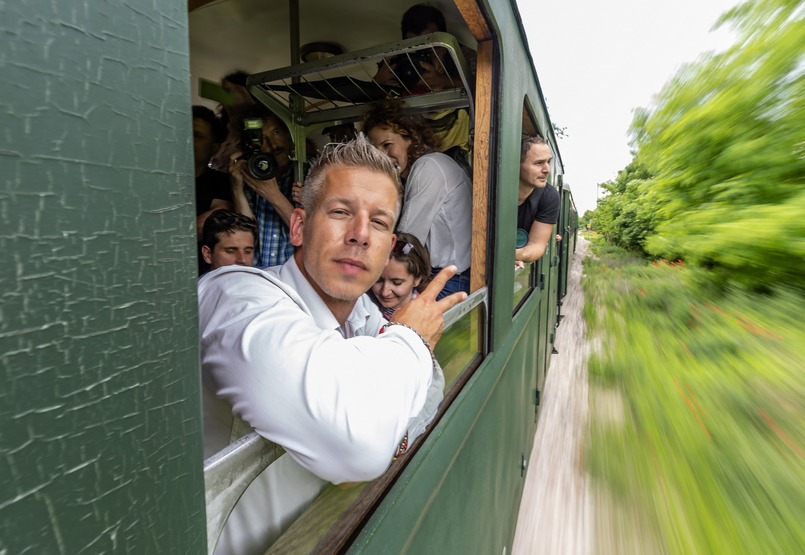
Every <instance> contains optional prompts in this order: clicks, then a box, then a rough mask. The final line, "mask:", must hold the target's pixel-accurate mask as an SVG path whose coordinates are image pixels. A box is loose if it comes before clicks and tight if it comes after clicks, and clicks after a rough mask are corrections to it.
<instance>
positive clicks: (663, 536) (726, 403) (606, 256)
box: [583, 239, 805, 555]
mask: <svg viewBox="0 0 805 555" xmlns="http://www.w3.org/2000/svg"><path fill="white" fill-rule="evenodd" d="M591 252H592V253H593V254H594V255H595V257H598V259H595V258H594V257H589V258H587V259H585V261H584V265H585V277H584V278H583V285H584V290H585V297H586V304H585V317H586V318H587V322H588V326H589V333H590V336H591V338H592V340H593V342H594V343H593V344H594V345H598V346H597V347H594V349H593V350H594V353H593V354H592V355H591V359H590V361H589V369H590V384H591V386H592V390H591V391H598V392H601V393H602V397H606V398H608V399H612V398H615V399H619V401H618V402H617V405H618V407H617V412H618V414H617V416H616V417H608V418H607V417H604V416H602V414H601V413H599V411H597V410H593V411H592V412H591V425H590V436H591V437H590V440H589V441H588V442H587V451H586V457H585V460H586V462H587V467H588V470H589V471H590V472H591V474H592V475H593V476H594V477H596V478H599V479H600V480H601V481H602V482H603V483H604V484H606V485H607V486H608V489H609V490H610V491H611V492H612V493H613V495H614V500H615V502H616V503H617V504H618V505H620V506H623V507H630V508H631V509H633V510H635V511H636V514H639V515H641V520H643V522H642V523H641V525H643V526H648V527H650V528H651V534H652V535H653V536H654V537H655V538H656V540H657V543H658V544H659V546H661V547H660V550H661V551H662V552H668V553H671V554H687V553H717V554H726V553H729V554H744V553H745V554H752V555H755V554H758V553H780V554H794V553H805V524H803V523H805V428H804V427H803V423H804V422H805V379H803V378H805V326H803V320H805V300H803V299H802V298H801V297H800V296H798V295H797V294H795V293H793V292H788V291H777V292H776V293H775V294H774V295H772V296H761V295H758V294H754V293H752V292H749V291H742V290H727V291H724V290H719V289H717V288H716V287H715V286H713V285H711V284H710V282H708V279H707V275H706V272H704V271H703V270H692V269H687V268H685V266H684V265H683V264H678V263H671V262H664V261H663V262H660V261H658V262H656V263H653V262H648V261H645V260H643V259H641V258H639V257H635V256H632V255H630V254H629V253H627V252H625V251H623V250H621V249H618V248H616V247H612V246H610V245H607V244H605V243H603V242H602V241H601V240H596V239H594V244H593V245H592V246H591ZM592 397H593V405H594V408H595V395H593V396H592ZM621 411H622V413H621ZM630 512H631V511H630Z"/></svg>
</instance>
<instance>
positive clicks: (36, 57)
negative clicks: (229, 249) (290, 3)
mask: <svg viewBox="0 0 805 555" xmlns="http://www.w3.org/2000/svg"><path fill="white" fill-rule="evenodd" d="M186 26H187V3H186V2H185V1H184V0H160V1H159V2H152V1H144V0H131V1H127V2H124V1H116V0H109V1H100V0H87V1H82V2H79V1H77V0H59V1H53V2H45V1H40V0H15V1H8V2H0V35H1V36H2V40H0V71H2V79H1V80H0V122H1V123H0V253H2V256H3V260H2V263H0V371H1V372H2V378H1V379H2V381H1V382H0V383H1V384H2V385H0V421H1V422H2V428H0V484H1V485H0V553H8V554H12V553H23V552H24V553H57V554H58V553H61V554H71V555H74V554H79V553H112V552H117V553H202V552H204V550H205V545H206V544H205V526H204V494H203V476H202V469H201V464H202V450H201V433H200V424H201V418H200V395H199V380H198V353H197V349H198V324H197V308H196V294H195V250H194V233H195V230H194V221H195V212H194V209H193V179H192V175H191V173H192V152H191V146H190V138H191V129H190V116H189V108H190V106H189V100H188V99H189V98H190V88H189V69H188V68H189V63H188V45H187V29H186Z"/></svg>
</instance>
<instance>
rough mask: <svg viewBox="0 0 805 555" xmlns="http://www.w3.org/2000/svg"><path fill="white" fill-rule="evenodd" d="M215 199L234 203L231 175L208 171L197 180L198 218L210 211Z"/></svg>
mask: <svg viewBox="0 0 805 555" xmlns="http://www.w3.org/2000/svg"><path fill="white" fill-rule="evenodd" d="M213 199H221V200H225V201H227V202H232V190H231V189H230V188H229V175H228V174H225V173H221V172H217V171H215V170H210V169H208V170H207V171H205V172H204V173H202V174H201V175H200V176H198V177H197V178H196V216H200V215H201V214H203V213H204V212H206V211H208V210H209V209H210V205H211V204H212V201H213Z"/></svg>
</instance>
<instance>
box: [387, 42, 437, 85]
mask: <svg viewBox="0 0 805 555" xmlns="http://www.w3.org/2000/svg"><path fill="white" fill-rule="evenodd" d="M422 62H427V63H429V62H430V56H429V55H428V53H427V52H423V51H418V52H409V53H407V54H398V55H397V56H395V57H394V63H395V64H396V65H395V66H394V73H395V75H397V80H398V81H399V82H400V84H401V85H403V86H404V87H405V88H406V89H410V88H411V87H413V86H414V85H416V84H417V83H419V81H420V78H421V75H422V73H424V70H423V69H422Z"/></svg>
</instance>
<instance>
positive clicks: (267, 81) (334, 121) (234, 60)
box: [190, 0, 494, 553]
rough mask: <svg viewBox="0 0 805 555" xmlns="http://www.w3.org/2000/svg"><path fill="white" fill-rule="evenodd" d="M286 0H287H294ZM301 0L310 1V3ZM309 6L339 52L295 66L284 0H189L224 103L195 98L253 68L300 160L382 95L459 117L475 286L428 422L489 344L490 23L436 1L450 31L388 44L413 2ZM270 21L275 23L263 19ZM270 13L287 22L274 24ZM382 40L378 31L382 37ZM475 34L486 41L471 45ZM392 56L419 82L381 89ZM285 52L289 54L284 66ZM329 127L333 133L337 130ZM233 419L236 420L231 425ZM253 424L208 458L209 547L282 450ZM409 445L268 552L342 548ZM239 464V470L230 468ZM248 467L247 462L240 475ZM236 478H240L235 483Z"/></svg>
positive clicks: (306, 22) (309, 18)
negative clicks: (440, 71)
mask: <svg viewBox="0 0 805 555" xmlns="http://www.w3.org/2000/svg"><path fill="white" fill-rule="evenodd" d="M293 3H294V2H293V0H292V2H291V3H290V5H291V6H292V5H293ZM308 3H311V4H315V6H308ZM308 3H306V4H305V10H304V11H302V12H301V14H300V16H301V17H300V19H301V21H300V30H301V34H302V38H303V39H304V40H305V41H307V40H308V39H311V40H312V39H318V40H322V41H328V42H339V43H340V44H341V45H342V46H343V49H344V50H345V51H346V53H345V54H341V55H336V56H333V57H328V58H325V59H321V60H317V61H313V62H305V63H294V60H291V59H290V52H292V51H293V50H294V49H293V47H290V48H289V47H288V44H289V43H290V38H291V36H292V35H293V29H291V30H290V31H289V29H288V27H289V26H287V23H288V22H289V21H290V20H291V19H292V17H291V16H290V14H289V11H291V9H292V8H291V9H289V8H288V4H284V3H282V2H280V3H272V4H271V5H265V4H260V8H259V10H257V11H255V6H256V5H257V4H255V3H254V2H249V1H247V0H228V1H226V2H221V3H213V4H209V3H205V2H203V0H196V5H199V4H201V6H200V9H198V10H197V11H196V12H193V13H191V14H190V15H191V17H190V42H191V44H190V46H191V50H190V66H191V78H192V88H193V104H202V105H207V106H209V107H210V108H212V109H217V110H220V109H221V108H220V106H219V105H218V103H217V102H213V101H211V100H209V99H207V98H202V97H201V96H199V92H200V90H199V87H198V83H199V79H200V78H205V79H208V80H210V81H217V80H218V79H220V76H221V75H226V74H227V73H228V72H231V71H232V70H233V69H243V70H245V72H246V73H248V75H249V77H248V82H247V84H246V88H247V89H248V91H249V92H250V93H251V95H252V96H253V98H254V99H256V101H258V102H260V103H261V104H262V105H264V106H266V107H267V108H268V109H270V110H271V111H272V112H274V113H275V114H276V115H277V116H278V117H279V118H280V119H281V120H282V121H283V122H284V123H285V125H286V126H287V128H288V132H289V134H290V135H291V138H292V141H293V145H294V150H295V153H294V156H293V158H295V159H296V160H297V161H301V160H304V159H305V158H306V157H308V156H310V155H313V154H315V153H316V152H317V151H320V150H321V149H323V148H324V147H325V145H326V143H328V142H331V141H333V140H335V141H336V142H338V141H340V140H342V138H341V137H339V135H337V133H338V132H339V129H333V128H334V127H336V128H344V127H350V126H351V127H352V128H353V129H354V130H355V132H359V131H360V120H361V118H362V116H363V113H364V112H365V110H366V108H367V106H368V104H369V103H371V102H373V101H376V100H379V99H381V98H386V97H391V98H398V99H401V100H404V101H405V103H406V105H407V106H408V108H409V109H410V110H412V111H416V112H418V113H421V114H427V115H428V116H432V115H434V114H436V115H437V116H439V117H431V120H432V122H433V125H435V126H438V125H439V124H440V123H441V124H444V122H445V121H447V120H444V121H440V118H445V117H446V118H450V117H458V118H462V117H463V118H465V121H464V122H463V127H461V129H462V131H461V132H459V134H458V135H456V134H455V133H454V134H453V135H452V136H449V137H448V140H449V141H451V142H452V146H456V147H458V148H456V149H454V150H453V152H451V153H448V155H450V156H451V157H452V158H454V159H455V160H457V161H460V160H461V159H463V161H464V162H465V164H464V169H465V171H466V172H467V173H468V174H469V175H470V176H471V177H472V179H471V182H472V195H473V215H472V216H473V223H472V235H473V238H472V246H471V249H472V254H471V258H472V262H471V278H470V280H471V285H470V289H471V293H472V294H471V296H470V298H469V299H468V300H467V301H465V302H464V303H462V304H461V305H458V306H457V307H456V308H455V309H453V311H452V313H449V314H448V315H446V319H447V320H448V321H447V322H446V324H447V325H446V329H445V333H444V335H443V336H442V338H441V340H440V341H439V343H438V344H437V345H436V349H435V356H436V357H437V359H438V360H439V362H440V363H441V365H442V368H443V371H444V375H445V392H444V395H445V398H444V401H443V403H442V406H441V407H440V409H439V413H438V415H437V417H436V419H435V420H434V422H433V424H431V426H430V427H429V430H430V429H432V428H433V427H434V426H435V425H436V424H437V423H438V420H439V419H440V418H441V415H442V414H444V412H445V411H446V410H447V409H448V408H449V406H450V403H451V402H452V401H453V400H454V399H455V397H456V396H457V395H458V393H459V392H460V390H461V388H462V387H463V385H464V384H465V383H466V382H467V380H468V379H469V378H470V377H471V376H472V373H473V371H474V370H475V369H476V368H477V367H478V366H479V365H480V364H481V362H482V360H483V357H484V356H485V354H486V352H487V351H488V346H487V337H488V331H487V326H486V323H487V319H488V311H489V307H488V298H487V291H486V287H485V286H486V283H487V274H486V263H487V260H488V259H489V257H490V255H489V253H488V252H487V232H486V230H487V225H488V224H487V220H488V202H489V201H488V199H489V187H490V175H491V173H490V169H489V168H490V164H489V138H490V135H491V132H492V131H491V124H490V121H491V119H490V113H491V109H492V96H493V93H494V91H493V87H492V78H491V77H492V75H493V50H494V49H493V45H492V41H491V40H490V38H489V36H488V30H487V31H484V32H485V33H486V34H487V35H486V36H485V35H484V34H483V33H481V32H480V31H478V29H480V28H481V27H483V26H484V25H485V24H481V23H479V21H478V18H477V13H476V17H475V20H473V21H471V22H470V24H468V23H466V22H465V20H464V18H463V16H464V14H465V13H466V11H467V10H468V9H470V10H476V11H477V10H478V9H479V8H478V7H477V6H474V4H473V5H470V3H468V2H461V3H460V4H462V6H459V7H457V6H456V5H455V4H452V3H450V2H439V3H438V4H439V5H438V7H439V9H442V10H443V11H444V12H445V15H446V17H447V20H448V23H447V26H448V31H449V32H450V33H451V34H447V33H434V34H430V35H427V36H419V37H412V38H409V39H406V40H400V41H396V42H387V41H388V40H389V38H392V37H395V36H396V35H397V34H398V33H399V21H398V19H399V16H400V14H402V12H403V11H405V9H406V8H407V7H409V6H410V3H411V2H405V3H402V2H399V3H396V4H399V6H398V8H399V11H398V12H397V11H396V10H395V7H394V6H391V7H383V8H382V9H381V8H379V7H378V6H377V5H375V4H374V3H362V4H360V5H356V3H354V2H353V3H350V4H349V5H345V4H343V3H337V2H332V3H325V2H318V1H316V2H308ZM191 5H192V4H191ZM191 10H192V8H191ZM478 13H479V12H478ZM372 16H374V17H378V19H379V20H381V21H382V22H383V25H378V26H377V27H376V28H373V27H371V26H367V23H368V18H370V17H372ZM328 18H329V19H330V20H329V21H328ZM334 20H335V21H341V22H344V26H343V27H342V28H341V29H340V30H339V31H338V35H337V36H333V29H335V28H337V26H335V25H334V24H333V21H334ZM269 21H270V22H271V24H270V25H269V24H268V23H267V22H269ZM276 21H282V22H284V23H283V25H276ZM234 22H236V23H237V24H238V25H242V26H243V28H244V30H243V32H236V28H237V27H238V25H235V23H234ZM256 22H260V23H261V24H262V28H257V27H256ZM267 28H271V29H272V30H276V31H277V32H276V33H271V34H268V33H266V31H265V29H267ZM350 29H351V30H352V32H351V33H350V32H349V30H350ZM246 37H251V40H252V41H255V44H260V45H261V47H260V48H259V49H255V48H249V47H248V44H247V43H245V42H244V41H246ZM371 37H375V38H374V39H371ZM379 37H382V39H381V40H378V38H379ZM476 38H478V39H481V42H477V43H476ZM283 43H284V44H283ZM468 44H469V45H470V47H472V48H470V50H472V49H474V48H475V47H476V46H477V48H478V51H479V52H478V57H477V72H478V76H479V77H478V83H479V87H480V90H477V91H476V78H475V75H474V73H475V71H476V66H475V64H476V61H475V59H474V58H472V56H471V55H470V57H471V59H470V60H468V59H467V57H468V56H467V55H465V54H467V52H468V49H467V47H466V46H465V45H468ZM212 45H216V47H213V46H212ZM218 45H220V49H219V48H217V46H218ZM267 45H273V48H271V47H269V48H266V46H267ZM425 56H427V57H428V58H429V59H430V60H433V59H434V58H436V57H439V56H441V58H440V59H443V60H445V66H447V65H452V66H453V67H454V68H455V69H454V70H451V72H450V73H452V77H451V76H448V79H452V82H451V83H450V86H437V85H436V84H434V83H433V82H428V80H427V79H423V75H422V74H421V73H419V72H418V70H417V65H416V64H417V59H419V60H420V61H424V59H425ZM395 58H396V60H397V63H396V64H395V65H394V67H393V68H391V69H392V70H393V69H396V68H397V67H398V66H399V65H402V64H401V63H402V62H404V61H408V62H410V65H412V66H413V71H414V73H415V74H416V75H417V76H418V77H419V78H420V79H419V81H420V83H418V84H417V85H415V86H414V85H410V84H406V83H402V81H403V76H402V75H399V76H398V75H396V73H395V74H394V76H395V78H396V79H397V81H398V82H401V86H399V87H387V86H384V85H381V84H379V83H377V82H376V80H375V79H374V73H373V72H376V71H378V68H379V67H382V66H383V65H386V66H388V65H389V63H388V60H389V59H395ZM289 61H290V62H292V63H290V64H289ZM421 67H423V66H422V65H421V64H420V68H421ZM272 68H279V69H272ZM381 92H382V96H381ZM331 132H335V133H336V134H335V135H332V133H331ZM473 139H475V141H473ZM478 139H480V141H479V140H478ZM300 171H301V170H297V175H296V178H298V177H299V176H300V175H301V173H300ZM235 428H238V430H237V433H236V430H235ZM249 431H250V428H249V427H248V425H247V424H245V423H243V422H242V421H239V419H234V422H233V433H232V435H231V439H232V440H235V439H236V438H238V437H240V439H239V440H237V441H234V443H232V444H231V445H230V446H229V447H228V448H227V449H225V450H224V451H222V452H219V453H217V454H216V455H214V456H212V457H210V458H209V459H207V460H206V461H205V481H206V482H207V500H208V535H209V538H208V540H209V542H210V543H209V551H210V553H212V552H213V550H214V548H215V542H216V541H217V537H218V532H219V531H220V528H221V526H222V525H223V524H222V523H223V522H224V521H225V520H226V517H227V514H228V511H229V509H231V504H232V502H233V501H234V500H237V498H238V497H239V493H238V491H237V483H243V482H244V480H251V479H253V477H254V476H256V475H258V474H259V473H260V472H262V471H263V469H265V468H267V467H268V465H270V464H272V463H273V462H274V461H275V460H276V459H278V458H279V457H280V456H281V455H282V454H283V452H284V451H283V450H282V448H281V447H280V446H278V445H275V444H273V443H271V442H269V441H267V440H264V439H262V438H260V437H259V436H257V435H256V434H255V433H254V432H251V433H249ZM425 437H426V436H423V437H422V438H421V439H420V440H419V441H418V443H417V445H416V446H418V445H419V444H421V443H422V441H424V439H425ZM414 454H415V449H412V450H411V451H410V452H409V453H408V454H406V455H404V456H403V457H402V458H401V459H399V460H397V461H395V462H394V463H392V465H391V467H390V468H389V470H388V471H387V472H386V474H384V475H383V476H381V477H380V478H378V479H376V480H375V481H373V482H369V483H364V484H360V485H357V486H355V487H352V488H347V489H342V488H340V487H336V486H333V485H332V484H329V485H328V486H326V487H325V488H324V489H323V490H322V491H321V493H320V494H319V495H318V496H317V497H316V498H315V500H313V502H312V503H311V504H310V506H309V507H308V508H307V509H305V510H304V511H303V512H302V513H301V514H300V515H299V517H298V518H296V519H295V520H294V521H293V523H292V524H290V526H289V527H287V529H285V530H284V531H283V533H282V534H281V535H280V536H279V538H278V539H277V541H276V542H275V543H273V546H271V548H270V551H269V552H270V553H289V552H300V551H305V552H311V551H313V552H317V551H321V552H329V550H330V548H331V547H332V546H334V545H338V546H341V547H343V545H345V543H344V542H348V541H349V538H350V536H351V534H352V531H353V530H354V529H355V527H356V526H357V525H358V524H360V522H363V521H364V520H365V519H366V518H368V514H369V513H368V512H367V511H369V510H370V508H371V507H372V506H374V505H375V504H376V503H377V502H378V501H377V500H378V499H380V498H381V497H382V495H383V494H384V492H385V491H387V490H388V488H390V487H391V484H393V482H394V480H395V479H396V476H397V475H398V474H399V472H401V470H402V468H404V465H405V463H406V461H407V460H408V458H410V457H411V456H413V455H414ZM237 468H240V469H241V470H233V469H237ZM244 468H247V469H248V470H247V471H245V472H244V471H243V470H242V469H244ZM208 471H209V472H208ZM233 484H234V485H235V486H236V487H235V488H234V489H233V487H232V485H233ZM216 488H217V489H216ZM373 500H374V501H373ZM227 507H229V508H227ZM317 546H318V547H317ZM266 547H269V546H266Z"/></svg>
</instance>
